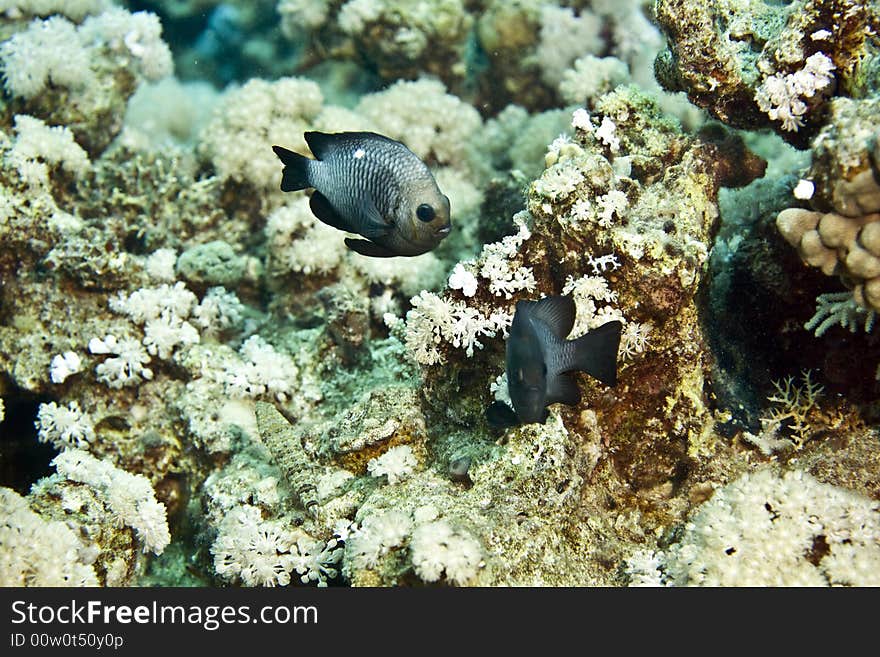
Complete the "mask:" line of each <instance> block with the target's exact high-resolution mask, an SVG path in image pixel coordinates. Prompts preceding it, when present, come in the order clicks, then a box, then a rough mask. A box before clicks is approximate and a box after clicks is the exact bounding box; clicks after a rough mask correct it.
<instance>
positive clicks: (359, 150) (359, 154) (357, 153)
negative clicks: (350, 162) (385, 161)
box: [354, 148, 367, 160]
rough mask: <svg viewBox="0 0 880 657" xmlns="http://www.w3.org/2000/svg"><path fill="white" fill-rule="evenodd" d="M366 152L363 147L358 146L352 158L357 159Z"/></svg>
mask: <svg viewBox="0 0 880 657" xmlns="http://www.w3.org/2000/svg"><path fill="white" fill-rule="evenodd" d="M366 154H367V151H365V150H364V149H363V148H359V149H357V150H356V151H355V152H354V159H356V160H359V159H361V158H362V157H363V156H364V155H366Z"/></svg>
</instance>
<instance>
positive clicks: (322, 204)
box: [309, 190, 352, 232]
mask: <svg viewBox="0 0 880 657" xmlns="http://www.w3.org/2000/svg"><path fill="white" fill-rule="evenodd" d="M309 208H311V210H312V214H314V215H315V216H316V217H317V218H318V219H320V220H321V221H323V222H324V223H325V224H327V225H328V226H332V227H333V228H337V229H339V230H343V231H347V232H352V229H351V228H350V227H349V226H348V224H347V223H346V222H345V219H343V218H342V217H340V216H339V213H337V212H336V210H334V209H333V206H332V205H330V201H328V200H327V197H326V196H324V195H323V194H322V193H321V192H319V191H318V190H315V191H314V193H313V194H312V197H311V198H310V199H309Z"/></svg>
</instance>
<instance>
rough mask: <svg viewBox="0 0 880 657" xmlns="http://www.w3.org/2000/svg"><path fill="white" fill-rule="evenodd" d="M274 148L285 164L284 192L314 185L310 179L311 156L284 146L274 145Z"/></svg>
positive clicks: (282, 182)
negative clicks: (308, 156)
mask: <svg viewBox="0 0 880 657" xmlns="http://www.w3.org/2000/svg"><path fill="white" fill-rule="evenodd" d="M272 150H273V151H275V155H277V156H278V159H279V160H281V162H282V163H283V164H284V169H283V170H282V171H281V191H282V192H295V191H297V190H300V189H305V188H306V187H311V186H312V183H311V182H310V181H309V163H310V162H311V160H310V159H309V158H307V157H306V156H305V155H300V154H299V153H294V152H293V151H291V150H288V149H286V148H283V147H282V146H273V147H272Z"/></svg>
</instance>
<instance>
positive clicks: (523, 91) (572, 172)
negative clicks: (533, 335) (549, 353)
mask: <svg viewBox="0 0 880 657" xmlns="http://www.w3.org/2000/svg"><path fill="white" fill-rule="evenodd" d="M141 5H143V6H146V7H148V8H149V9H150V10H151V11H155V13H150V12H143V11H138V12H134V11H129V10H126V9H122V8H121V7H119V6H117V5H116V4H115V3H113V2H110V1H109V0H79V1H75V2H73V1H69V2H57V1H56V0H31V1H27V2H26V1H24V0H14V1H11V2H6V3H5V4H4V5H3V8H4V11H3V14H2V16H0V69H2V72H3V88H2V91H3V97H2V99H0V583H3V584H8V585H28V586H45V585H70V586H85V585H98V586H104V585H109V586H127V585H145V584H150V585H182V584H197V585H203V586H205V585H212V586H322V587H323V586H338V585H353V586H499V585H514V586H522V585H530V586H539V585H590V586H593V585H602V586H619V585H620V586H622V585H633V584H653V585H719V584H720V585H742V584H752V585H755V584H760V585H787V584H805V583H807V584H811V585H825V584H829V585H841V584H843V585H866V584H872V585H873V584H876V583H877V582H876V573H877V561H878V555H877V541H878V540H880V539H878V532H880V530H878V520H877V504H878V503H877V500H878V499H880V487H878V483H877V482H878V477H877V472H878V468H880V445H878V443H877V440H876V425H877V422H878V420H880V414H878V411H877V408H878V406H877V399H878V392H880V388H878V386H880V383H878V381H877V379H876V378H875V375H876V374H877V372H878V371H880V368H878V363H880V351H878V340H880V338H878V337H877V335H876V332H875V331H874V326H875V324H876V312H877V311H878V310H880V283H878V281H880V234H878V232H880V231H877V230H875V229H876V227H878V226H880V221H878V219H880V186H878V181H880V170H878V161H880V151H878V148H880V147H878V144H880V134H878V130H877V118H876V117H877V116H878V115H880V106H878V100H877V88H876V87H877V82H876V75H875V73H876V71H877V69H878V66H880V63H878V43H877V37H876V34H877V28H878V16H877V10H876V6H875V5H874V3H857V2H852V1H849V0H797V1H795V2H790V3H762V2H739V3H733V2H727V1H722V0H717V1H715V2H708V3H696V4H695V3H685V2H680V1H678V0H659V1H658V2H657V3H656V11H655V13H656V17H657V21H658V23H659V28H658V27H656V26H655V25H653V24H652V23H651V20H650V18H651V16H652V15H653V14H651V13H650V9H649V8H648V7H647V6H646V5H647V3H644V2H641V1H640V0H632V1H627V2H613V1H611V0H592V1H591V2H585V1H582V0H564V1H560V2H551V1H549V0H516V1H515V2H509V1H508V2H500V1H496V0H478V1H468V2H463V1H460V0H430V1H418V2H416V1H410V0H280V1H279V2H276V1H275V0H271V1H270V0H262V1H261V2H256V3H246V2H238V1H233V2H219V0H163V1H159V0H156V1H154V2H146V3H138V7H140V6H141ZM660 30H662V31H663V33H665V34H666V36H667V38H668V46H667V47H666V49H665V50H663V48H664V46H663V44H662V37H661V31H660ZM172 52H173V53H174V55H173V57H174V66H173V67H172V54H171V53H172ZM34 53H39V56H35V54H34ZM196 59H198V60H199V61H198V62H196V61H195V60H196ZM655 70H656V73H657V77H658V79H659V80H660V82H661V83H662V84H663V85H664V86H665V87H666V88H667V89H668V90H673V91H686V92H687V95H688V97H689V98H690V100H691V102H693V103H695V104H696V105H697V106H699V107H700V108H704V109H705V110H706V111H707V112H708V113H709V114H710V115H712V116H713V117H715V118H716V119H719V120H720V122H721V123H719V122H716V121H708V122H707V121H706V116H705V114H704V113H703V112H701V111H700V110H699V109H698V108H696V107H694V106H693V105H689V104H688V103H687V101H686V100H685V99H684V95H683V94H679V95H677V96H676V95H674V94H673V93H667V92H665V91H663V90H662V89H661V88H660V86H659V85H658V83H657V82H656V81H655V80H654V72H655ZM172 73H176V75H177V77H175V76H174V75H172ZM231 81H236V82H235V83H233V84H229V85H228V86H226V87H225V88H223V89H214V88H212V87H211V84H210V83H213V84H217V85H219V84H226V83H227V82H231ZM722 123H725V124H727V125H726V126H725V125H722ZM768 128H770V129H769V130H768ZM309 130H322V131H331V132H333V131H375V132H379V133H382V134H385V135H387V136H389V137H391V138H394V139H399V140H401V141H403V142H405V143H406V144H407V145H408V146H409V147H410V148H411V149H412V150H413V152H415V153H416V154H417V155H418V156H419V157H420V158H421V159H422V160H424V161H425V162H426V164H427V165H428V166H429V167H430V168H431V169H432V171H433V173H434V175H435V177H436V180H437V183H438V185H439V187H440V189H441V190H442V191H443V193H444V194H446V195H448V196H449V198H450V203H451V207H452V224H453V227H454V228H453V232H452V233H451V234H450V235H449V237H448V238H447V239H445V240H444V241H443V243H442V244H441V245H440V246H439V247H438V248H436V249H435V250H434V251H432V252H430V253H426V254H424V255H421V256H418V257H413V258H388V259H378V258H365V257H362V256H360V255H359V254H357V253H354V252H352V251H351V250H349V249H347V248H345V246H344V243H343V239H344V237H345V235H344V234H343V233H342V232H341V231H339V230H336V229H334V228H331V227H329V226H327V225H326V224H324V223H322V222H321V221H319V220H318V219H317V218H316V217H315V215H314V213H313V212H312V211H311V209H310V198H309V193H308V192H297V193H291V194H282V193H281V192H280V190H279V182H280V176H281V171H280V168H281V167H280V163H279V162H278V160H277V158H276V157H275V155H274V153H273V152H272V149H271V146H273V145H275V144H281V145H284V146H285V147H287V148H291V149H293V150H296V151H299V152H301V153H304V154H308V153H307V144H306V142H305V141H304V138H303V133H304V132H306V131H309ZM786 142H788V143H786ZM792 146H794V147H797V149H799V151H798V150H796V149H795V148H792ZM558 294H569V295H571V297H572V298H573V300H574V302H575V306H576V313H577V314H576V317H575V321H574V327H573V329H572V332H571V337H573V338H574V337H577V336H580V335H583V334H584V333H585V332H587V331H590V330H592V329H594V328H596V327H598V326H600V325H602V324H603V323H605V322H608V321H610V320H615V321H619V322H621V324H622V325H623V330H622V337H621V344H620V350H619V353H618V383H617V385H616V386H615V387H607V386H605V385H604V384H601V383H600V382H598V381H596V380H593V379H590V378H589V377H587V376H586V375H580V374H579V375H576V377H575V380H576V383H577V386H578V389H579V391H580V392H581V393H582V394H581V399H580V401H579V402H578V403H577V404H574V405H563V404H551V405H550V406H549V408H548V410H549V415H548V417H547V418H546V421H545V422H544V423H532V424H525V425H520V426H516V427H510V428H506V429H499V428H497V427H494V426H492V425H491V424H490V422H489V421H488V419H487V416H486V409H487V407H489V405H490V404H491V403H492V402H493V401H506V402H508V403H509V399H506V398H505V397H506V395H507V393H508V386H507V380H506V373H505V356H504V354H505V340H506V338H507V333H508V330H509V328H510V325H511V321H512V318H513V313H514V309H515V307H516V304H517V302H518V301H521V300H537V299H539V298H541V297H543V296H548V295H558Z"/></svg>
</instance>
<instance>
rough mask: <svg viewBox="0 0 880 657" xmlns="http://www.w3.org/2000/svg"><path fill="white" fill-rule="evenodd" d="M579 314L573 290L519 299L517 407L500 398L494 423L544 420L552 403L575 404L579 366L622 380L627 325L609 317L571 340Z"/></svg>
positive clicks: (511, 343)
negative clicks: (620, 362)
mask: <svg viewBox="0 0 880 657" xmlns="http://www.w3.org/2000/svg"><path fill="white" fill-rule="evenodd" d="M574 317H575V307H574V300H573V299H572V298H571V296H569V295H565V296H550V297H546V298H544V299H541V300H539V301H519V302H517V304H516V312H515V313H514V315H513V324H512V325H511V327H510V336H509V337H508V338H507V357H506V368H507V391H508V392H509V393H510V399H511V401H513V409H510V407H509V406H507V405H506V404H504V403H503V402H495V403H494V404H492V405H491V406H490V407H489V409H488V410H487V413H486V414H487V418H488V419H489V422H490V424H493V425H494V426H498V427H503V426H512V425H515V424H528V423H531V422H541V423H542V424H543V423H544V422H545V421H546V420H547V416H548V415H549V413H548V411H547V406H548V405H549V404H555V403H557V402H560V403H563V404H568V405H570V406H574V405H575V404H577V403H578V402H579V401H580V399H581V393H580V390H578V387H577V382H576V381H575V380H574V378H573V377H572V376H571V374H570V373H571V372H574V371H576V370H579V371H582V372H586V373H587V374H589V375H591V376H592V377H594V378H596V379H598V380H599V381H601V382H602V383H604V384H606V385H609V386H613V385H615V384H616V383H617V348H618V346H619V345H620V332H621V329H622V328H623V325H622V324H621V323H620V322H618V321H611V322H606V323H605V324H603V325H602V326H600V327H598V328H596V329H593V330H592V331H590V332H588V333H586V334H585V335H582V336H581V337H579V338H577V339H576V340H566V337H567V336H568V334H569V333H571V329H572V327H573V326H574Z"/></svg>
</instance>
